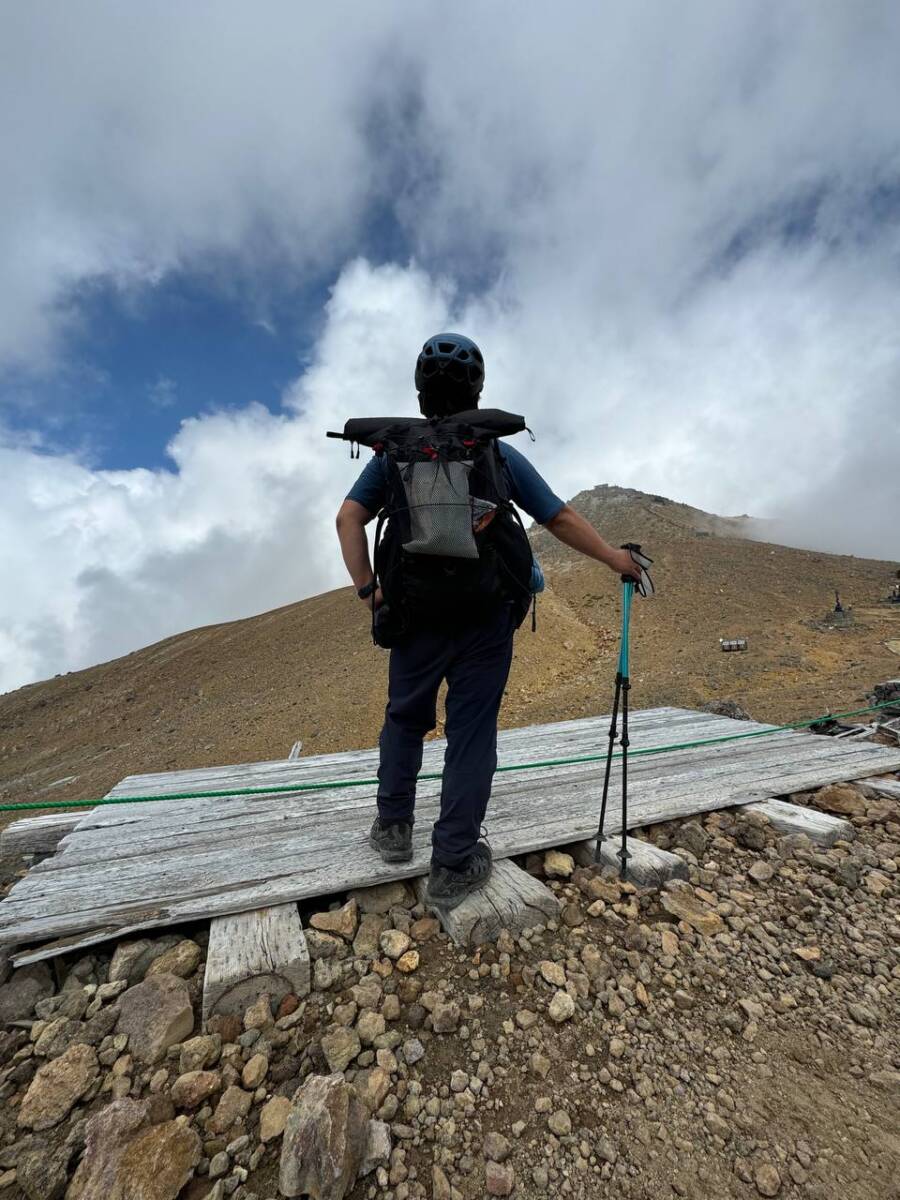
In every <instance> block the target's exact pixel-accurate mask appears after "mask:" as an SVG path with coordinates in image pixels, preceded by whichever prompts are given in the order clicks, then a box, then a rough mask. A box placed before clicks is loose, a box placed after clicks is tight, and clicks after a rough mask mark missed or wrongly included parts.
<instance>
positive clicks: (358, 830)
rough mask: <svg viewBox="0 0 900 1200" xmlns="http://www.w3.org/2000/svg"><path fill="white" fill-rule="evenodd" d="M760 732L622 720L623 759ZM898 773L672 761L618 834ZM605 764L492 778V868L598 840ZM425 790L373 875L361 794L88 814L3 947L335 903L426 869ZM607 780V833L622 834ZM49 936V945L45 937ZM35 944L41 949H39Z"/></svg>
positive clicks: (826, 755) (368, 792)
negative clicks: (335, 898) (404, 854)
mask: <svg viewBox="0 0 900 1200" xmlns="http://www.w3.org/2000/svg"><path fill="white" fill-rule="evenodd" d="M608 725H609V718H608V717H607V716H601V717H591V718H586V719H583V720H577V721H564V722H560V723H557V724H551V725H539V726H530V727H525V728H521V729H509V730H505V731H503V732H502V733H501V734H500V740H499V759H500V764H501V765H504V764H510V763H528V762H540V761H543V760H546V759H550V758H562V757H572V756H577V755H584V754H602V753H604V751H605V748H606V744H607V730H608ZM771 728H773V727H772V726H762V725H757V724H755V723H753V722H746V721H741V722H738V721H732V720H729V719H728V718H725V717H716V716H711V715H709V714H706V713H698V712H693V711H691V710H688V709H676V708H659V709H650V710H644V711H640V710H638V711H635V712H634V713H633V714H632V717H631V739H632V749H633V750H638V749H643V748H646V747H651V746H659V745H669V744H672V743H681V742H689V741H695V740H698V739H705V738H715V737H720V736H722V735H725V734H731V733H746V732H750V731H751V730H753V729H759V730H762V729H771ZM443 749H444V743H443V742H441V741H434V742H430V743H427V744H426V748H425V759H424V763H423V771H424V772H430V771H436V770H440V766H441V757H442V754H443ZM377 764H378V754H377V751H376V750H364V751H356V752H351V753H346V754H332V755H319V756H316V757H311V758H306V759H303V758H301V759H293V760H288V759H285V760H283V761H277V762H264V763H249V764H243V765H239V766H230V767H214V768H210V769H207V770H196V771H173V772H167V773H165V774H157V775H135V776H129V778H127V779H125V780H123V781H122V783H120V784H118V786H117V787H115V788H114V789H113V791H112V792H111V793H110V795H111V796H123V797H127V796H128V795H145V794H153V793H164V792H176V791H201V790H227V789H229V788H234V789H240V788H248V787H266V786H273V785H279V784H294V783H296V784H300V783H305V782H312V781H316V780H325V779H362V778H371V777H372V776H374V774H375V772H376V769H377ZM897 770H900V749H891V748H887V747H883V746H878V745H875V744H873V743H871V742H860V741H849V740H835V739H832V738H828V737H817V736H815V735H812V734H809V733H778V734H775V735H773V736H771V737H759V738H749V739H746V740H742V741H734V742H724V743H720V744H718V745H711V746H699V747H695V748H693V749H687V750H680V751H668V752H665V753H662V754H658V755H648V756H646V757H640V756H635V757H633V758H632V759H631V760H630V762H629V780H630V786H629V820H628V825H629V828H634V827H638V826H641V825H648V824H652V823H653V822H655V821H661V820H666V819H669V818H673V817H685V816H688V815H690V814H692V813H698V812H704V811H708V810H711V809H717V808H725V807H729V806H731V805H736V804H746V803H750V802H752V801H757V800H765V799H767V798H769V797H772V796H778V795H784V794H788V793H791V792H796V791H800V790H803V789H806V788H811V787H816V786H820V785H822V784H826V783H831V782H835V781H837V780H846V779H856V778H860V777H862V776H871V775H878V774H883V773H886V772H889V771H897ZM602 778H603V769H602V763H587V764H576V765H569V766H557V767H552V768H542V769H539V770H532V771H521V772H519V771H513V772H509V773H501V774H498V775H497V777H496V779H495V783H494V791H493V796H492V799H491V805H490V808H489V810H488V817H487V826H488V829H489V838H490V842H491V846H492V848H493V851H494V856H495V858H498V859H499V858H504V857H508V856H510V855H514V854H521V853H524V852H526V851H530V850H537V849H541V848H544V847H548V846H559V845H564V844H566V843H569V842H574V841H578V840H580V839H584V838H589V837H591V836H593V835H594V834H595V832H596V826H597V817H598V812H599V802H600V793H601V785H602ZM439 790H440V783H439V781H434V780H431V781H423V782H422V783H421V784H420V787H419V800H418V806H417V812H416V819H417V820H416V827H415V831H414V848H415V856H414V859H413V861H412V862H411V863H409V864H403V865H401V866H399V867H398V866H396V865H394V866H385V865H384V864H382V862H381V860H380V859H379V857H378V855H377V854H376V853H375V852H374V851H372V850H371V849H370V847H369V845H368V840H367V835H368V830H369V826H370V824H371V821H372V817H373V814H374V789H373V787H372V786H370V785H366V786H356V787H352V786H351V787H347V788H343V789H340V790H335V791H322V792H306V793H303V792H300V793H290V792H289V793H277V794H274V795H264V796H231V797H228V796H226V797H215V798H203V799H194V800H182V801H164V802H159V803H136V804H122V805H110V806H103V807H99V808H96V809H93V810H91V811H90V812H87V813H85V815H84V816H83V817H82V818H81V820H80V821H79V822H78V824H77V826H76V827H75V829H74V830H73V831H72V832H71V833H69V834H67V835H66V836H65V837H64V838H63V840H62V841H61V842H60V844H59V848H58V851H57V853H56V854H55V855H53V856H52V857H50V858H47V859H45V860H44V861H42V862H40V863H39V864H38V865H37V866H35V867H34V868H32V870H31V871H29V873H28V874H27V875H26V876H25V878H24V879H22V880H21V881H20V882H19V883H17V884H16V885H15V886H14V887H13V888H12V890H11V891H10V893H9V895H8V896H7V898H6V899H5V900H3V901H2V902H0V949H7V950H8V949H9V948H10V947H19V948H22V949H20V952H19V953H18V954H17V955H11V957H12V958H13V960H14V961H16V962H17V963H22V962H27V961H34V960H36V959H38V958H44V957H49V956H51V955H53V954H57V953H61V952H62V951H64V950H67V949H74V948H76V947H82V946H88V945H92V944H94V943H96V942H100V941H103V940H104V939H106V938H111V937H117V936H121V935H123V934H126V933H132V932H135V931H137V930H143V929H148V928H152V927H154V926H160V925H169V924H174V923H177V922H180V921H188V920H194V919H200V918H209V917H212V916H217V915H221V914H223V913H230V912H242V911H247V910H250V909H255V908H258V907H260V906H264V905H274V904H282V903H286V902H289V901H295V900H300V899H303V898H308V897H314V896H321V895H327V894H330V893H334V892H341V891H344V890H346V889H348V888H351V887H359V886H365V885H368V884H374V883H379V882H382V881H384V880H387V879H399V878H404V877H406V878H409V877H413V876H417V875H421V874H423V873H424V872H426V871H427V869H428V861H429V855H430V841H429V838H430V831H431V824H432V821H433V819H434V817H435V816H436V813H437V809H438V794H439ZM619 803H620V795H619V790H618V772H617V771H614V786H613V788H612V791H611V796H610V805H609V812H608V822H607V827H608V829H609V831H610V832H616V831H618V829H619V826H620V819H619V818H620V813H619ZM50 939H53V941H50ZM41 943H43V944H41Z"/></svg>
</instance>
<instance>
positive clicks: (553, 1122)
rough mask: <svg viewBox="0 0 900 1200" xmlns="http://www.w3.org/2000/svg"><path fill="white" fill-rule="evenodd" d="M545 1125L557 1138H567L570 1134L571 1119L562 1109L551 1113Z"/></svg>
mask: <svg viewBox="0 0 900 1200" xmlns="http://www.w3.org/2000/svg"><path fill="white" fill-rule="evenodd" d="M547 1125H548V1127H549V1129H550V1132H551V1133H555V1134H556V1136H557V1137H568V1136H569V1134H570V1133H571V1132H572V1119H571V1117H570V1116H569V1114H568V1113H567V1112H566V1110H565V1109H564V1108H558V1109H557V1110H556V1112H552V1113H551V1114H550V1116H549V1117H548V1118H547Z"/></svg>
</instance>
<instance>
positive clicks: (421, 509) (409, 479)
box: [400, 461, 478, 558]
mask: <svg viewBox="0 0 900 1200" xmlns="http://www.w3.org/2000/svg"><path fill="white" fill-rule="evenodd" d="M471 469H472V463H470V462H458V461H454V462H437V461H436V462H411V463H408V464H406V465H404V466H403V467H402V469H401V472H400V474H401V478H402V480H403V488H404V491H405V493H406V503H407V505H408V506H409V527H410V538H409V541H407V542H404V543H403V548H404V550H406V551H408V552H409V553H410V554H439V555H444V556H446V557H447V558H478V547H477V546H476V544H475V538H474V537H473V535H472V502H471V500H470V498H469V472H470V471H471Z"/></svg>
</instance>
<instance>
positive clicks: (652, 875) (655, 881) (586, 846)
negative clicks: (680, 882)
mask: <svg viewBox="0 0 900 1200" xmlns="http://www.w3.org/2000/svg"><path fill="white" fill-rule="evenodd" d="M596 848H597V839H596V838H591V840H590V841H587V842H576V843H575V844H574V845H572V846H565V847H564V849H565V850H566V851H567V852H568V853H569V854H571V855H572V857H573V858H574V859H575V861H576V862H577V863H578V865H579V866H581V867H593V866H595V865H596V864H595V861H594V852H595V850H596ZM621 849H622V839H621V837H619V836H616V835H614V836H612V837H607V836H606V835H604V838H603V847H602V849H601V851H600V865H601V866H602V867H611V868H613V869H614V870H615V872H616V874H617V875H618V872H619V868H620V866H621V863H620V861H619V857H618V856H619V852H620V850H621ZM626 849H627V853H628V859H627V862H628V869H627V874H626V876H625V877H626V879H628V881H629V882H630V883H633V884H636V885H637V886H638V887H653V888H659V887H662V885H663V884H664V883H665V882H666V881H667V880H669V879H687V878H688V866H687V863H686V862H685V861H684V859H683V858H679V857H678V855H677V854H671V853H670V852H669V851H668V850H660V848H659V847H658V846H654V845H653V843H652V842H645V841H642V840H641V839H640V838H636V837H630V838H629V839H628V842H627V845H626Z"/></svg>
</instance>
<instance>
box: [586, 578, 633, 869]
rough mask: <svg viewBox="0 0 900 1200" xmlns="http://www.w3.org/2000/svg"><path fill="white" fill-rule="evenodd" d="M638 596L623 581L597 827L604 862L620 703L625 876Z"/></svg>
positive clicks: (598, 852) (621, 853)
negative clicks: (632, 630) (631, 663)
mask: <svg viewBox="0 0 900 1200" xmlns="http://www.w3.org/2000/svg"><path fill="white" fill-rule="evenodd" d="M633 595H634V582H633V580H630V579H628V578H627V577H625V578H623V582H622V640H621V644H620V646H619V665H618V669H617V671H616V690H615V694H614V696H613V711H612V720H611V721H610V725H609V746H608V748H607V751H606V769H605V771H604V773H603V796H602V799H601V801H600V824H599V827H598V829H597V844H596V847H595V849H594V862H596V863H599V862H600V861H601V848H602V845H603V827H604V825H605V824H606V802H607V800H608V798H609V777H610V774H611V773H612V756H613V748H614V747H615V744H616V738H617V736H618V732H619V730H618V720H619V705H620V703H621V706H622V741H621V745H622V848H621V850H620V851H619V860H620V862H621V868H620V874H621V876H622V878H623V879H624V877H625V870H626V865H627V858H628V852H627V849H626V844H625V820H626V817H627V803H628V802H627V791H628V758H627V756H628V692H629V689H630V687H631V681H630V679H629V673H628V633H629V626H630V623H631V599H632V596H633Z"/></svg>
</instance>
